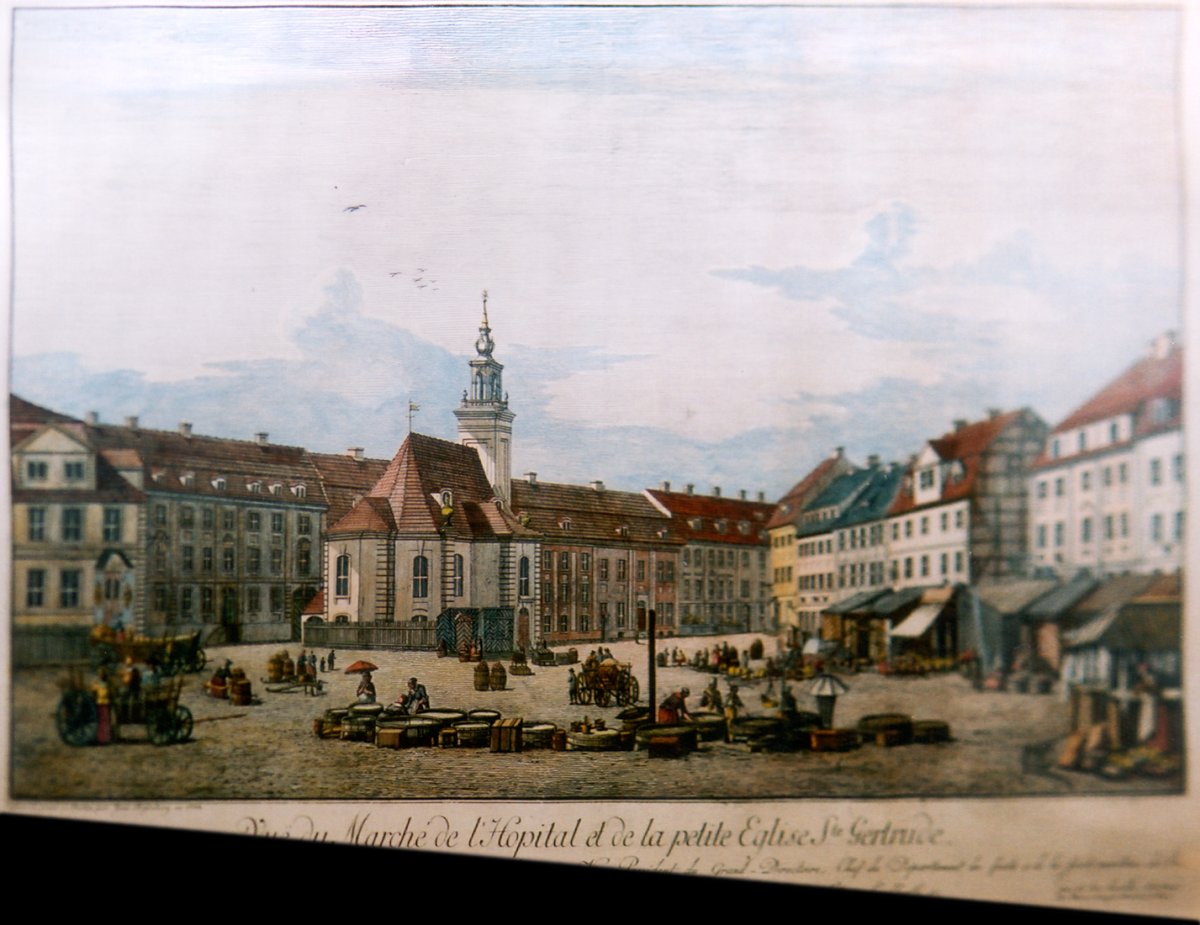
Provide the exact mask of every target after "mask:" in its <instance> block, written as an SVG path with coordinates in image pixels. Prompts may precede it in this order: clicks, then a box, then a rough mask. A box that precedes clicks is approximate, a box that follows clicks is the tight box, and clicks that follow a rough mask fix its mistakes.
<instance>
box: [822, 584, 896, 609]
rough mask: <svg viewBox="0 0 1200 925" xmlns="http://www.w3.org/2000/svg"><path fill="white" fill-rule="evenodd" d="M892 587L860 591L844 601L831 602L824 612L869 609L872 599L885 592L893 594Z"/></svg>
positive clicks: (876, 598) (879, 596) (874, 599)
mask: <svg viewBox="0 0 1200 925" xmlns="http://www.w3.org/2000/svg"><path fill="white" fill-rule="evenodd" d="M891 593H892V591H891V589H890V588H876V589H875V590H873V591H859V592H858V593H857V594H855V595H854V596H853V597H848V598H846V599H845V600H844V601H838V603H836V604H830V605H829V606H828V607H826V608H825V610H824V611H822V612H823V613H832V614H848V613H853V612H854V611H856V610H869V609H870V608H869V607H868V605H869V604H870V603H871V602H872V601H876V600H878V599H879V598H881V597H883V596H884V595H885V594H891Z"/></svg>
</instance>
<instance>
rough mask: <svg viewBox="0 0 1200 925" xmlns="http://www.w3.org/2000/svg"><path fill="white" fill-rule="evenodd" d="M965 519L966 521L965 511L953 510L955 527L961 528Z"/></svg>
mask: <svg viewBox="0 0 1200 925" xmlns="http://www.w3.org/2000/svg"><path fill="white" fill-rule="evenodd" d="M966 521H967V513H966V511H961V510H960V511H955V512H954V527H955V529H957V530H961V529H962V528H963V524H965V523H966Z"/></svg>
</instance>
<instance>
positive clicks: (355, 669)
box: [346, 661, 379, 674]
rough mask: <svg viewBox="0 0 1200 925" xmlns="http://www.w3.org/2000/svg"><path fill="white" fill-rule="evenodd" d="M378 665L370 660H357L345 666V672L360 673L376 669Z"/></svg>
mask: <svg viewBox="0 0 1200 925" xmlns="http://www.w3.org/2000/svg"><path fill="white" fill-rule="evenodd" d="M378 670H379V666H378V665H373V664H371V663H370V662H364V661H357V662H355V663H354V664H353V665H349V666H347V668H346V674H362V673H363V672H364V671H378Z"/></svg>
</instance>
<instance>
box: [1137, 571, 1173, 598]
mask: <svg viewBox="0 0 1200 925" xmlns="http://www.w3.org/2000/svg"><path fill="white" fill-rule="evenodd" d="M1182 598H1183V576H1182V575H1181V574H1180V573H1179V572H1171V573H1169V574H1166V575H1155V576H1154V581H1152V582H1151V583H1150V586H1149V587H1148V588H1146V590H1145V591H1143V592H1142V593H1141V594H1139V595H1138V596H1137V597H1135V598H1134V599H1133V600H1132V601H1130V603H1132V604H1156V603H1160V602H1162V601H1179V600H1181V599H1182Z"/></svg>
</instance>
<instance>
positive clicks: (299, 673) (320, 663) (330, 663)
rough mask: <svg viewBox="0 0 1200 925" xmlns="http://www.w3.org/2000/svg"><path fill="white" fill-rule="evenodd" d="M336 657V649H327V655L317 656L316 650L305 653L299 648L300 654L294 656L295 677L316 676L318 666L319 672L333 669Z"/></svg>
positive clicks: (310, 677) (301, 678)
mask: <svg viewBox="0 0 1200 925" xmlns="http://www.w3.org/2000/svg"><path fill="white" fill-rule="evenodd" d="M336 659H337V651H336V650H334V649H330V650H329V655H327V656H322V657H321V658H317V653H316V651H315V650H314V651H312V652H309V653H307V654H305V652H304V650H303V649H301V650H300V654H299V655H298V656H296V677H297V678H299V679H300V680H302V681H303V680H304V679H305V678H306V677H307V678H308V679H310V680H311V679H313V678H316V676H317V670H318V667H319V668H320V670H321V672H326V671H334V670H335V669H334V661H335V660H336Z"/></svg>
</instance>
